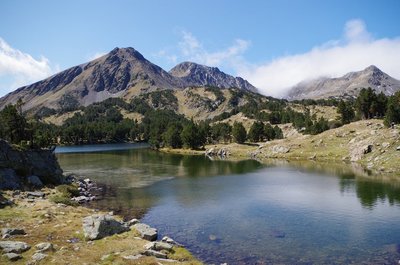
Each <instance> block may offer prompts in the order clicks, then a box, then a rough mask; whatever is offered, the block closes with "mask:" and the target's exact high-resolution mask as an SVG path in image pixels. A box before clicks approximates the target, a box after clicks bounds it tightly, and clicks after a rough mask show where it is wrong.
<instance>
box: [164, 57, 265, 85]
mask: <svg viewBox="0 0 400 265" xmlns="http://www.w3.org/2000/svg"><path fill="white" fill-rule="evenodd" d="M169 73H170V74H171V75H173V76H175V77H178V78H181V79H182V80H184V82H186V83H187V84H193V85H195V86H215V87H221V88H231V87H237V88H242V89H245V90H249V91H252V92H256V91H257V88H255V87H254V86H253V85H252V84H250V83H249V82H248V81H246V80H244V79H243V78H241V77H233V76H230V75H227V74H225V73H224V72H221V71H220V70H219V69H218V68H217V67H209V66H205V65H201V64H196V63H193V62H183V63H180V64H178V65H176V66H175V67H174V68H172V69H171V70H170V71H169Z"/></svg>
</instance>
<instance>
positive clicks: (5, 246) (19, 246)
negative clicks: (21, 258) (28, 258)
mask: <svg viewBox="0 0 400 265" xmlns="http://www.w3.org/2000/svg"><path fill="white" fill-rule="evenodd" d="M0 248H1V249H2V250H3V252H4V253H11V252H12V253H22V252H25V251H27V250H28V249H30V248H31V247H30V246H29V245H28V244H27V243H25V242H20V241H0Z"/></svg>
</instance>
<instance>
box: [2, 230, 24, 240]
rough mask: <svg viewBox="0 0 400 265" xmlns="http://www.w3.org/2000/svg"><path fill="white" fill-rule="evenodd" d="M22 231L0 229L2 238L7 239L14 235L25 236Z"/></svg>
mask: <svg viewBox="0 0 400 265" xmlns="http://www.w3.org/2000/svg"><path fill="white" fill-rule="evenodd" d="M25 234H26V233H25V231H24V229H20V228H3V229H1V235H2V237H3V238H8V237H10V236H14V235H25Z"/></svg>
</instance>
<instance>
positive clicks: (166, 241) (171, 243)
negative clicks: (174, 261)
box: [161, 236, 182, 246]
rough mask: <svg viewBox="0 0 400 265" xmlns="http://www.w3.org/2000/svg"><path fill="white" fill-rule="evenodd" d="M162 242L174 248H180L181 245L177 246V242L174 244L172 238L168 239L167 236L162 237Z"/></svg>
mask: <svg viewBox="0 0 400 265" xmlns="http://www.w3.org/2000/svg"><path fill="white" fill-rule="evenodd" d="M161 241H162V242H165V243H168V244H170V245H175V246H182V245H181V244H179V243H178V242H176V241H175V240H173V239H172V238H170V237H168V236H164V237H163V238H162V239H161Z"/></svg>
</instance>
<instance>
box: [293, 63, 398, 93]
mask: <svg viewBox="0 0 400 265" xmlns="http://www.w3.org/2000/svg"><path fill="white" fill-rule="evenodd" d="M368 87H371V88H372V89H374V90H375V91H376V92H377V93H380V92H383V93H384V94H385V95H393V94H394V93H395V92H396V91H399V90H400V80H397V79H395V78H393V77H391V76H389V75H388V74H386V73H384V72H383V71H381V70H380V69H379V68H378V67H376V66H374V65H371V66H369V67H367V68H365V69H364V70H362V71H358V72H350V73H348V74H345V75H344V76H342V77H338V78H326V77H322V78H318V79H314V80H310V81H303V82H301V83H299V84H298V85H296V86H294V87H293V88H292V89H291V90H290V91H289V92H288V94H287V96H286V98H287V99H289V100H301V99H324V98H325V99H326V98H352V97H357V95H358V93H359V91H360V90H361V88H368Z"/></svg>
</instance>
